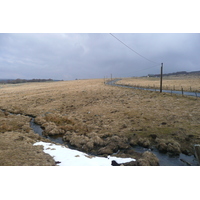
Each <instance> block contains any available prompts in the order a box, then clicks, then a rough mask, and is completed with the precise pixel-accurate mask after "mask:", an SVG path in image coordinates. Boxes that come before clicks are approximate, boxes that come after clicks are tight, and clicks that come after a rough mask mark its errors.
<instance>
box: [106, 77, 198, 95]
mask: <svg viewBox="0 0 200 200" xmlns="http://www.w3.org/2000/svg"><path fill="white" fill-rule="evenodd" d="M120 80H121V79H115V80H112V81H109V82H107V83H106V84H107V85H112V86H117V87H125V88H133V89H138V90H148V91H153V92H160V89H152V88H143V87H134V86H128V85H120V84H117V83H116V82H117V81H120ZM162 92H166V93H171V94H178V95H182V91H178V90H162ZM183 94H184V95H185V96H194V97H200V93H199V92H186V91H184V93H183Z"/></svg>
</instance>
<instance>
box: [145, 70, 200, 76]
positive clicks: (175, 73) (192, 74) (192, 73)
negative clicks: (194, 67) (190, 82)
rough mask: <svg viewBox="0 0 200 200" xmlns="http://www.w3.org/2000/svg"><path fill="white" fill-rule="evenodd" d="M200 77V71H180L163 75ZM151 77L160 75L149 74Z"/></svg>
mask: <svg viewBox="0 0 200 200" xmlns="http://www.w3.org/2000/svg"><path fill="white" fill-rule="evenodd" d="M186 75H190V76H200V71H192V72H186V71H180V72H173V73H168V74H163V76H186ZM148 76H149V77H160V74H148Z"/></svg>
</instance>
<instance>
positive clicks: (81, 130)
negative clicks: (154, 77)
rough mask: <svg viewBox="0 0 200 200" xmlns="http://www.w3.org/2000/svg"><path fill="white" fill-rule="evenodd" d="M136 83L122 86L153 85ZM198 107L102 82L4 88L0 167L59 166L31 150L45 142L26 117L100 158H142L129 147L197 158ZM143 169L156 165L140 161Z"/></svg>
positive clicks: (195, 101) (189, 100)
mask: <svg viewBox="0 0 200 200" xmlns="http://www.w3.org/2000/svg"><path fill="white" fill-rule="evenodd" d="M134 80H135V82H134V81H133V79H124V80H122V81H121V83H123V84H127V83H128V84H135V83H136V82H137V81H138V83H139V84H141V85H142V84H144V86H146V84H150V82H153V81H151V80H148V81H147V82H145V80H144V79H142V81H141V80H139V79H134ZM184 81H185V80H183V82H184ZM193 81H194V82H195V81H196V80H193ZM133 82H134V83H133ZM186 82H187V81H186ZM153 84H156V83H154V82H153ZM168 84H169V83H168ZM171 84H172V85H173V84H175V82H174V81H173V83H171ZM177 84H179V82H178V83H177ZM181 84H182V83H181ZM177 86H178V85H177ZM195 87H196V89H198V88H199V82H198V84H197V82H195ZM199 103H200V98H196V97H185V96H184V97H182V96H178V95H171V94H165V93H162V94H160V93H157V92H151V91H142V90H134V89H129V88H120V87H114V86H109V85H104V82H103V80H102V79H94V80H75V81H62V82H48V83H25V84H20V85H17V84H16V85H2V86H1V88H0V109H3V110H4V112H3V111H0V137H1V139H0V143H1V144H0V160H1V161H0V165H55V163H54V162H53V160H51V158H49V157H48V156H47V155H46V154H45V153H42V151H41V149H38V147H36V146H34V147H33V146H32V144H33V143H34V142H36V141H37V140H45V139H43V138H41V137H40V136H38V135H36V134H34V133H33V131H32V130H31V128H30V126H29V121H30V117H28V116H25V115H32V116H34V117H35V121H36V122H37V123H38V124H40V125H41V126H42V127H43V128H44V134H46V135H56V134H59V135H62V137H63V139H64V140H65V141H66V142H68V143H69V144H70V145H72V146H74V147H75V148H77V149H79V150H82V151H84V152H89V153H94V154H96V155H102V156H105V155H108V154H112V153H116V152H119V150H120V152H119V155H120V156H122V157H123V156H124V157H125V156H131V157H133V158H137V159H139V158H140V157H141V155H140V154H138V153H136V152H134V150H133V149H132V148H131V147H132V146H134V145H141V146H144V147H151V146H152V145H153V146H155V147H156V148H158V149H159V150H161V151H162V150H163V151H165V150H166V151H169V152H170V151H171V152H174V153H180V152H183V153H186V154H194V152H193V145H194V144H196V143H200V106H199ZM5 111H6V112H5ZM8 112H11V113H15V114H16V115H9V114H8ZM17 114H20V115H17ZM16 148H17V150H16ZM22 152H26V153H22ZM11 155H12V156H11ZM19 155H20V156H19ZM10 156H11V157H10ZM41 158H42V159H41ZM29 159H30V162H29ZM139 165H153V164H152V163H151V162H146V161H143V160H142V159H141V162H140V163H139Z"/></svg>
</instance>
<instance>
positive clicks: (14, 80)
mask: <svg viewBox="0 0 200 200" xmlns="http://www.w3.org/2000/svg"><path fill="white" fill-rule="evenodd" d="M47 81H48V82H49V81H54V80H53V79H28V80H27V79H20V78H18V79H0V83H5V84H17V83H27V82H47ZM56 81H58V80H56Z"/></svg>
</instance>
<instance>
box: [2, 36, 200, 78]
mask: <svg viewBox="0 0 200 200" xmlns="http://www.w3.org/2000/svg"><path fill="white" fill-rule="evenodd" d="M114 35H115V36H116V37H118V38H119V39H120V40H121V41H123V42H124V43H125V44H127V45H128V46H129V47H131V48H132V49H134V50H135V51H137V52H138V53H139V54H141V55H143V56H145V57H146V58H148V59H150V60H153V61H155V62H157V63H158V64H157V66H155V65H156V64H155V63H153V62H152V63H151V62H149V61H147V60H145V59H143V58H142V57H140V56H138V55H137V54H135V53H134V52H132V51H131V50H130V49H128V48H127V47H125V46H124V45H123V44H121V43H120V42H119V41H117V40H116V39H115V38H113V37H112V36H111V35H110V34H107V33H106V34H54V33H49V34H29V33H27V34H14V33H13V34H0V78H27V79H28V78H53V79H64V80H69V79H75V78H78V79H79V78H80V79H82V78H103V77H104V76H110V74H111V73H112V74H113V76H115V77H130V76H142V75H147V74H149V73H151V74H152V73H159V71H160V63H161V62H163V63H164V72H165V73H170V72H175V71H182V70H185V71H195V70H200V67H199V63H200V57H199V56H198V54H199V50H200V46H199V43H200V34H191V33H190V34H182V33H180V34H178V33H175V34H158V33H152V34H150V33H143V34H138V33H136V34H134V33H133V34H130V33H128V34H114ZM153 66H154V67H153Z"/></svg>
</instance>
